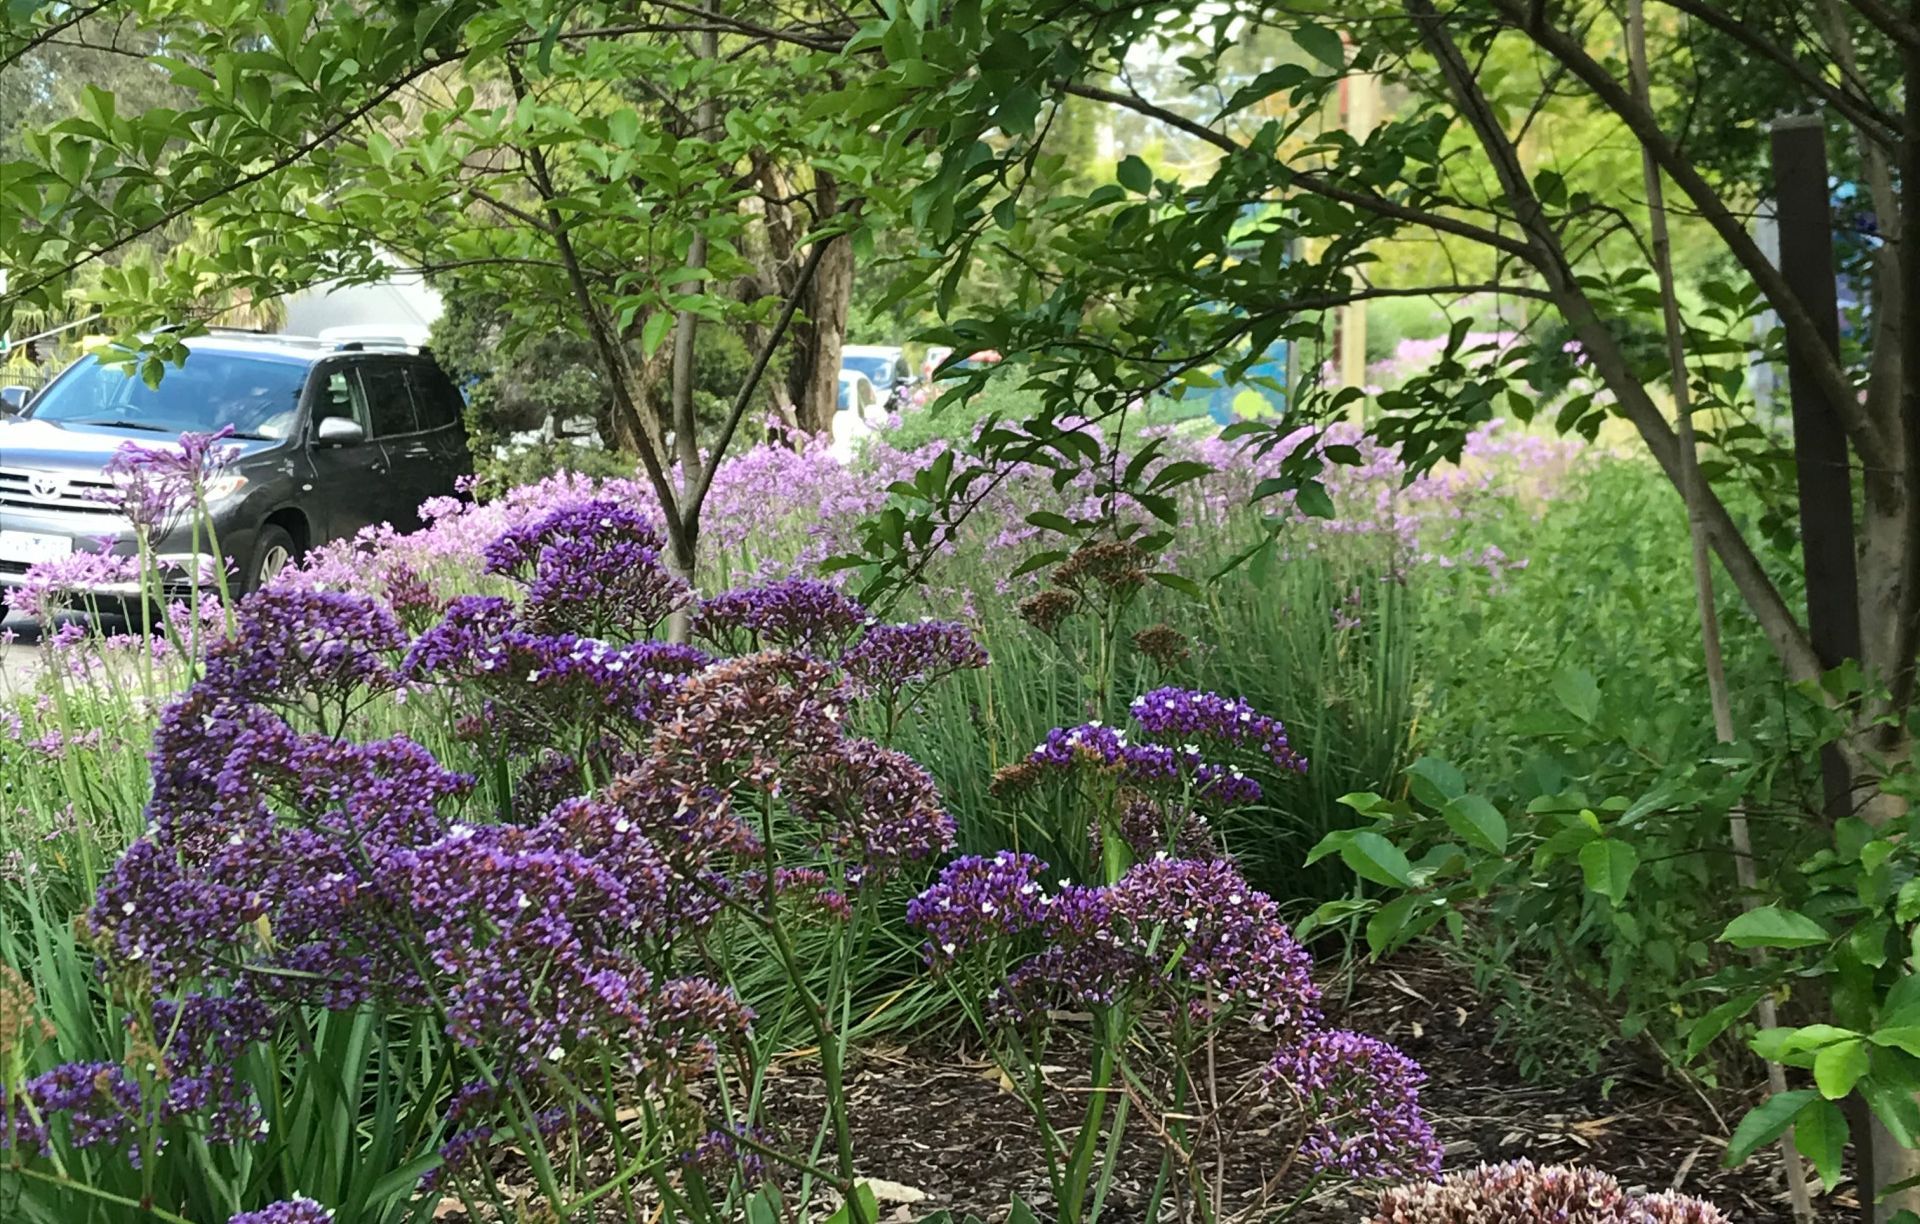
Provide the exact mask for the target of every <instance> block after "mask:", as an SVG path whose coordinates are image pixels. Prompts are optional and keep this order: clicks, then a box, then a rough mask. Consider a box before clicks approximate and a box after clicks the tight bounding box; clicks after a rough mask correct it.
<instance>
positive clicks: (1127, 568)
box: [1053, 540, 1148, 592]
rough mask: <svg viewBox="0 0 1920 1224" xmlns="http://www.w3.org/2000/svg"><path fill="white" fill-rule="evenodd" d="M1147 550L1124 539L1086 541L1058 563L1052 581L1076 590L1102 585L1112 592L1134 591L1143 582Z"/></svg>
mask: <svg viewBox="0 0 1920 1224" xmlns="http://www.w3.org/2000/svg"><path fill="white" fill-rule="evenodd" d="M1147 559H1148V558H1147V553H1146V550H1145V549H1143V548H1141V547H1140V546H1139V545H1138V544H1134V543H1132V542H1131V541H1127V540H1108V541H1106V542H1104V543H1100V544H1088V545H1087V546H1085V547H1084V548H1081V549H1080V550H1078V551H1077V552H1075V553H1074V554H1073V555H1072V556H1071V557H1068V558H1067V559H1066V560H1065V561H1062V562H1061V563H1060V568H1058V569H1056V570H1054V571H1053V580H1054V581H1055V582H1057V583H1059V584H1060V585H1061V586H1064V587H1071V588H1072V589H1074V590H1076V591H1088V590H1091V589H1092V588H1094V587H1104V588H1105V589H1106V590H1108V591H1112V592H1125V591H1132V590H1137V589H1138V588H1139V587H1140V586H1142V585H1143V584H1145V582H1146V581H1147Z"/></svg>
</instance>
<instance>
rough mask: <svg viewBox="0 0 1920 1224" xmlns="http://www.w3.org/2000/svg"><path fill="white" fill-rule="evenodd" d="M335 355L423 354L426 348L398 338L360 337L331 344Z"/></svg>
mask: <svg viewBox="0 0 1920 1224" xmlns="http://www.w3.org/2000/svg"><path fill="white" fill-rule="evenodd" d="M331 343H332V345H333V351H334V352H336V353H366V352H383V353H425V352H426V351H427V346H426V345H424V344H414V343H411V342H410V341H407V340H403V339H401V338H400V337H398V336H361V337H358V338H357V339H353V340H335V341H332V342H331Z"/></svg>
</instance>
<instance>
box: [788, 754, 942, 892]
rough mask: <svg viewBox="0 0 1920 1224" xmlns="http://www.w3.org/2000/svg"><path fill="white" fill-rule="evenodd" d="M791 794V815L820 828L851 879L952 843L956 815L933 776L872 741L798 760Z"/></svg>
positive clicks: (867, 876) (865, 877) (879, 873)
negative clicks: (943, 803)
mask: <svg viewBox="0 0 1920 1224" xmlns="http://www.w3.org/2000/svg"><path fill="white" fill-rule="evenodd" d="M787 793H788V796H789V798H788V805H789V807H790V808H791V809H792V810H793V812H794V814H795V815H797V816H799V817H800V818H801V819H803V820H806V821H808V822H809V823H810V824H812V825H813V826H814V827H816V828H817V829H819V830H820V833H821V837H822V839H823V841H824V842H825V844H826V845H827V846H829V847H831V849H832V851H833V853H834V854H835V855H836V857H837V858H838V859H839V860H840V861H841V862H843V863H845V864H847V876H848V880H849V882H851V883H854V884H860V883H864V882H866V881H868V880H870V879H872V878H876V877H881V876H885V875H886V874H888V873H889V872H890V871H891V870H892V869H894V868H896V867H898V866H900V865H901V864H904V863H909V862H917V861H920V860H923V859H928V858H932V857H933V856H934V855H936V854H940V853H942V852H944V851H946V850H949V849H952V847H953V839H954V822H953V817H952V816H951V815H949V814H948V813H947V810H946V809H945V808H944V807H942V806H941V803H940V794H939V791H938V790H937V789H936V787H935V785H934V781H933V775H932V774H930V773H928V772H927V770H926V768H925V767H924V766H922V765H921V764H920V763H919V762H918V761H915V760H914V759H913V758H912V757H910V756H908V755H907V754H906V753H904V752H896V751H894V750H893V749H891V748H885V747H882V746H881V745H879V744H876V743H874V742H873V741H872V740H863V739H855V740H845V741H842V742H841V743H839V744H838V745H836V746H835V747H834V748H833V750H832V751H829V752H821V753H816V754H814V755H812V756H809V757H805V758H803V759H801V760H800V761H798V762H796V764H795V767H794V769H793V770H792V771H791V773H790V775H789V777H788V779H787Z"/></svg>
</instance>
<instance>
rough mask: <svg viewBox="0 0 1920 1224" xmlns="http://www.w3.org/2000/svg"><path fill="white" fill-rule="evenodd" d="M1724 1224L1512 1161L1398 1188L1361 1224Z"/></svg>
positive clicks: (1682, 1206) (1690, 1206)
mask: <svg viewBox="0 0 1920 1224" xmlns="http://www.w3.org/2000/svg"><path fill="white" fill-rule="evenodd" d="M1543 1220H1550V1221H1552V1222H1553V1224H1728V1221H1727V1217H1726V1216H1725V1215H1723V1214H1721V1212H1720V1210H1719V1209H1718V1208H1716V1207H1714V1206H1713V1205H1712V1204H1710V1203H1707V1202H1704V1201H1703V1200H1701V1199H1697V1198H1691V1197H1689V1196H1686V1195H1681V1194H1672V1193H1665V1194H1630V1193H1628V1192H1627V1189H1626V1188H1625V1187H1624V1186H1622V1185H1621V1184H1620V1183H1619V1181H1618V1180H1616V1179H1615V1178H1614V1177H1612V1176H1611V1175H1610V1174H1607V1173H1603V1172H1601V1171H1600V1170H1598V1169H1581V1168H1574V1167H1571V1166H1568V1165H1543V1166H1539V1167H1536V1166H1535V1165H1534V1164H1533V1162H1531V1161H1527V1160H1517V1161H1513V1162H1511V1163H1508V1164H1498V1165H1481V1166H1480V1167H1479V1168H1476V1169H1469V1170H1466V1171H1465V1172H1461V1173H1451V1174H1448V1175H1447V1176H1446V1177H1445V1178H1443V1179H1441V1180H1440V1181H1428V1182H1419V1183H1415V1184H1411V1185H1406V1186H1397V1187H1394V1188H1393V1189H1391V1190H1388V1191H1387V1192H1386V1193H1384V1194H1382V1195H1381V1196H1380V1206H1379V1209H1378V1211H1377V1212H1376V1213H1375V1214H1374V1215H1372V1216H1369V1217H1368V1218H1367V1220H1366V1222H1365V1224H1539V1222H1540V1221H1543Z"/></svg>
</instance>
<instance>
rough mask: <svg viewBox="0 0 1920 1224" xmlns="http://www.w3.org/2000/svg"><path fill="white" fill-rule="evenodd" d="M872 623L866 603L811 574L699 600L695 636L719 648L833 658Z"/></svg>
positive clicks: (734, 651) (695, 611)
mask: <svg viewBox="0 0 1920 1224" xmlns="http://www.w3.org/2000/svg"><path fill="white" fill-rule="evenodd" d="M870 621H871V618H870V617H869V615H868V613H867V610H866V608H865V607H863V606H861V604H860V603H858V602H857V601H855V600H853V599H851V598H849V597H848V596H846V595H844V594H842V593H841V592H840V591H839V590H838V589H837V588H835V587H833V586H830V585H828V584H827V583H824V582H820V581H817V580H815V579H812V578H789V579H786V580H784V581H781V582H774V583H770V584H768V585H766V586H761V587H751V588H747V589H745V590H739V591H728V592H726V593H725V594H722V595H715V596H714V597H713V598H711V599H705V600H702V601H700V606H699V607H698V608H696V609H695V610H694V614H693V632H694V635H695V636H696V637H699V638H700V639H702V640H703V641H707V642H710V643H712V644H713V645H715V646H717V647H719V648H720V649H722V650H727V651H729V652H733V653H741V652H745V651H752V650H793V651H798V652H800V653H802V654H808V655H813V656H815V657H831V656H833V655H835V654H837V653H839V651H840V650H841V649H842V648H844V647H845V646H846V644H847V643H848V642H850V641H852V640H853V639H854V637H855V636H856V635H858V634H859V632H860V630H861V629H862V628H864V627H865V626H867V625H868V624H869V623H870Z"/></svg>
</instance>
